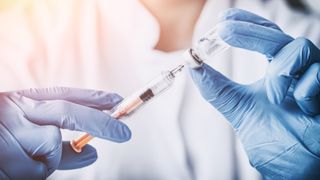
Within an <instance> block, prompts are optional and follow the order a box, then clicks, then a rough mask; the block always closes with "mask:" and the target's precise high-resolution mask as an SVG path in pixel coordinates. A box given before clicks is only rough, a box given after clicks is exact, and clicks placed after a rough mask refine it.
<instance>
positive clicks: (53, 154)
mask: <svg viewBox="0 0 320 180" xmlns="http://www.w3.org/2000/svg"><path fill="white" fill-rule="evenodd" d="M30 130H31V131H33V132H31V133H33V134H34V135H35V134H39V135H41V136H38V137H36V138H34V137H30V136H28V135H27V134H28V133H26V132H25V133H26V138H29V139H30V140H25V141H20V142H22V144H26V143H29V144H27V145H26V146H29V147H30V144H33V146H34V147H33V149H32V152H29V151H30V150H29V151H28V152H29V153H31V156H32V157H33V158H34V159H35V160H37V161H41V162H43V163H44V164H45V165H46V166H47V169H48V173H47V176H49V175H50V174H51V173H53V172H54V171H55V170H56V169H57V168H58V166H59V163H60V159H61V154H62V137H61V133H60V130H59V128H57V127H55V126H40V127H39V126H38V128H33V129H30ZM31 140H32V141H33V142H30V141H31Z"/></svg>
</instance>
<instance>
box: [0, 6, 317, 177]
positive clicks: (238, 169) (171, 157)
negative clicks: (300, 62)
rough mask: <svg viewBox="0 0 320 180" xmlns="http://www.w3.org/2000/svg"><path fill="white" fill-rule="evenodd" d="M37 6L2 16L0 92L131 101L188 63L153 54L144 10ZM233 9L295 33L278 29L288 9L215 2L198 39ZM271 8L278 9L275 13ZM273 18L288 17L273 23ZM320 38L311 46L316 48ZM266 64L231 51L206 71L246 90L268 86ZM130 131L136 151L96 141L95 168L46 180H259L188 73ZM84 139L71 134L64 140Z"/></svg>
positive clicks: (177, 56)
mask: <svg viewBox="0 0 320 180" xmlns="http://www.w3.org/2000/svg"><path fill="white" fill-rule="evenodd" d="M31 4H32V5H29V4H27V5H25V6H16V7H14V8H11V9H9V10H7V11H5V12H2V13H1V14H0V24H1V25H2V27H1V28H0V63H1V66H0V72H1V77H0V79H1V82H2V83H1V89H2V90H12V89H21V88H28V87H47V86H72V87H81V88H91V89H102V90H105V91H113V92H118V93H119V94H121V95H123V96H126V95H130V93H132V92H134V91H135V90H136V89H138V88H139V87H142V86H143V85H145V83H147V82H148V81H149V80H150V79H152V78H153V77H154V76H155V75H157V74H158V73H160V72H161V71H162V70H166V69H170V68H173V67H175V66H176V65H178V64H180V63H181V62H182V56H181V54H182V52H183V50H181V51H175V52H170V53H165V52H161V51H158V50H154V49H153V47H154V46H155V45H156V43H157V40H158V38H159V25H158V24H157V22H156V20H155V18H153V17H152V15H151V14H150V13H149V12H148V11H147V10H146V9H145V8H144V7H143V6H142V5H141V4H140V3H139V2H138V1H135V0H123V1H112V0H95V1H93V0H81V1H78V0H68V1H65V0H47V1H36V2H31ZM275 4H276V5H275ZM231 6H236V7H241V8H244V9H248V10H252V11H254V12H256V13H259V14H261V15H264V16H266V17H268V18H271V19H274V20H275V21H277V22H279V23H280V26H281V27H283V25H286V27H284V29H285V31H289V32H292V29H291V28H292V24H288V21H287V20H283V19H278V18H285V17H288V16H289V15H290V16H291V14H292V12H291V11H289V10H288V9H287V7H286V6H285V5H284V3H283V2H282V1H275V0H274V1H271V2H269V3H267V4H262V3H260V1H258V0H255V1H253V0H242V1H235V2H234V1H231V0H230V1H219V0H209V1H208V2H207V3H206V5H205V7H204V9H203V12H202V14H201V16H200V18H199V20H198V22H197V24H196V28H195V32H194V37H193V39H194V40H196V39H198V38H199V36H201V35H202V34H203V33H204V32H206V31H207V30H209V29H210V28H211V27H213V26H214V25H215V23H216V21H217V14H218V12H219V11H221V10H223V9H226V8H228V7H231ZM263 6H267V7H263ZM268 7H273V8H272V10H271V11H269V10H270V8H268ZM279 8H281V11H279ZM267 10H268V11H267ZM273 11H274V12H281V13H283V12H286V13H287V14H288V15H281V16H280V15H279V16H275V13H274V12H273ZM271 12H272V13H271ZM299 17H301V18H303V17H304V15H299ZM305 21H306V22H317V21H314V20H311V19H305ZM3 25H5V26H3ZM315 27H316V28H318V27H319V26H315ZM305 28H306V27H305V24H304V23H303V24H301V25H300V26H299V29H300V30H297V27H295V29H294V30H297V31H295V33H296V34H294V35H305V34H304V33H305V31H303V30H304V29H305ZM312 28H313V27H312ZM318 30H319V29H318ZM309 31H310V32H308V33H307V34H312V33H311V31H312V30H310V29H309ZM312 32H315V31H312ZM317 32H319V31H317ZM317 35H318V34H314V36H312V37H311V39H313V40H315V41H317V42H319V41H318V40H319V39H316V38H318V36H317ZM263 59H264V58H263V56H262V55H258V54H256V53H252V52H247V51H244V50H239V49H231V50H229V51H228V52H226V53H223V54H221V55H219V56H218V57H216V58H215V59H214V60H212V61H211V62H209V64H211V65H212V66H213V67H215V68H216V69H218V70H219V71H221V72H222V73H224V74H225V75H226V76H228V77H230V78H232V79H234V80H235V81H237V82H241V83H249V82H253V81H255V80H257V79H259V78H261V77H262V76H263V74H264V71H265V68H266V65H267V63H266V61H264V60H263ZM248 66H249V67H255V68H248ZM124 122H125V123H127V124H128V125H129V127H130V128H131V130H132V133H133V136H132V139H131V140H130V141H129V142H127V143H123V144H117V143H113V142H109V141H105V140H101V139H95V140H93V141H92V142H91V144H92V145H93V146H94V147H96V148H97V151H98V160H97V162H95V163H94V164H93V165H91V166H89V167H85V168H82V169H78V170H69V171H56V172H55V173H54V174H53V175H52V176H50V178H49V179H112V180H113V179H116V180H118V179H120V180H122V179H123V180H127V179H129V180H131V179H133V180H134V179H139V180H141V179H147V180H149V179H152V180H176V179H181V180H188V179H200V180H206V179H237V178H238V179H259V175H258V173H257V172H256V171H255V170H254V169H253V168H251V167H250V164H249V162H248V159H247V157H246V156H245V154H244V151H243V148H242V147H241V145H240V143H239V142H238V139H237V138H235V136H234V133H233V131H232V128H231V127H230V126H229V124H228V123H227V122H226V121H225V120H224V118H223V117H222V116H221V115H220V114H219V113H218V112H217V111H216V110H215V109H214V108H212V107H211V106H210V105H209V104H208V103H206V102H205V101H204V100H203V99H202V98H201V96H200V94H199V93H198V91H197V89H196V88H195V86H194V85H193V83H192V81H191V79H190V77H189V75H188V73H187V71H184V72H183V73H182V74H181V75H180V76H178V78H177V80H176V83H175V84H174V86H173V87H172V89H170V90H169V91H167V92H166V93H164V94H163V95H162V96H161V97H159V98H157V99H154V100H153V101H151V102H150V103H149V104H148V105H147V106H145V107H144V108H142V109H141V110H140V111H139V112H137V113H136V114H134V115H133V116H131V117H130V118H128V119H126V120H125V121H124ZM93 123H94V122H93ZM78 135H79V133H74V132H69V131H64V138H65V139H72V138H75V137H77V136H78Z"/></svg>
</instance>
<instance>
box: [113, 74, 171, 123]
mask: <svg viewBox="0 0 320 180" xmlns="http://www.w3.org/2000/svg"><path fill="white" fill-rule="evenodd" d="M173 82H174V75H173V74H171V73H170V71H165V72H162V73H161V74H160V75H159V76H157V77H156V78H154V79H153V80H152V81H150V82H149V83H148V84H147V85H146V86H145V87H143V88H142V89H140V90H139V91H137V92H136V93H134V94H132V95H131V96H129V97H127V98H125V99H124V100H123V101H122V102H120V104H118V105H117V106H115V107H114V108H113V109H112V110H111V113H112V114H114V115H117V117H118V119H119V118H123V117H125V116H129V115H131V114H132V113H133V112H135V111H136V110H137V109H138V108H140V107H141V106H142V105H144V104H145V103H146V102H147V101H149V100H150V99H152V98H154V97H155V96H157V95H159V94H161V93H162V92H164V91H165V90H167V89H168V88H169V87H170V86H171V85H172V84H173Z"/></svg>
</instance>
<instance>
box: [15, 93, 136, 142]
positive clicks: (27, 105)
mask: <svg viewBox="0 0 320 180" xmlns="http://www.w3.org/2000/svg"><path fill="white" fill-rule="evenodd" d="M10 96H11V99H13V100H14V101H15V103H16V104H17V105H18V106H19V107H20V108H21V109H22V111H23V112H24V113H25V115H26V118H27V119H28V120H30V121H31V122H33V123H35V124H38V125H55V126H57V127H59V128H64V129H69V130H78V131H84V132H87V133H89V134H91V135H93V136H96V137H100V138H103V139H108V140H111V141H115V142H124V141H127V140H129V139H130V137H131V132H130V130H129V128H128V127H127V126H126V125H125V124H124V123H122V122H120V121H118V120H115V119H114V118H112V117H111V116H110V115H108V114H106V113H104V112H102V111H100V110H96V109H93V108H90V107H86V106H82V105H79V104H74V103H71V102H68V101H63V100H51V101H35V100H33V99H29V98H26V97H24V96H21V95H19V94H15V93H11V94H10Z"/></svg>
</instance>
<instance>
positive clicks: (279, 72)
mask: <svg viewBox="0 0 320 180" xmlns="http://www.w3.org/2000/svg"><path fill="white" fill-rule="evenodd" d="M218 31H219V34H220V36H221V37H222V38H223V39H224V40H225V41H226V42H227V43H228V44H230V45H231V46H235V47H240V48H245V49H249V50H253V51H258V52H260V53H263V54H265V55H267V57H268V58H269V60H270V64H269V67H268V71H267V73H266V76H265V78H263V79H262V80H260V81H258V82H256V83H253V84H250V85H241V84H237V83H235V82H233V81H231V80H229V79H227V78H226V77H225V76H223V75H222V74H220V73H219V72H217V71H216V70H214V69H213V68H211V67H209V66H208V65H206V64H204V65H203V66H202V67H200V68H197V69H191V70H190V71H191V75H192V78H193V80H194V82H195V84H196V85H197V86H198V88H199V90H200V92H201V94H202V96H203V97H204V98H205V99H206V100H207V101H208V102H209V103H210V104H212V105H213V106H214V107H215V108H216V109H218V110H219V111H220V112H221V113H222V114H223V115H224V116H225V117H226V119H227V120H228V121H229V122H230V123H231V125H232V126H233V127H234V129H235V130H236V132H237V134H238V135H239V137H240V139H241V141H242V144H243V145H244V148H245V150H246V153H247V155H248V156H249V160H250V163H251V164H252V166H254V167H255V168H256V169H257V170H258V171H259V172H260V173H261V174H262V175H263V176H264V178H266V179H320V133H319V132H320V117H319V115H318V114H319V103H320V101H319V99H318V96H319V91H320V84H319V68H320V64H319V61H320V51H319V49H318V48H316V47H315V46H314V45H313V44H312V43H311V42H310V41H308V40H306V39H303V38H298V39H296V40H294V39H293V38H291V37H290V36H288V35H286V34H284V33H283V32H282V31H281V30H280V29H279V27H278V26H277V25H275V24H273V23H272V22H270V21H268V20H266V19H263V18H261V17H259V16H257V15H254V14H252V13H249V12H246V11H243V10H238V9H229V10H227V11H226V12H224V13H223V15H222V18H221V21H220V23H219V28H218Z"/></svg>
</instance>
